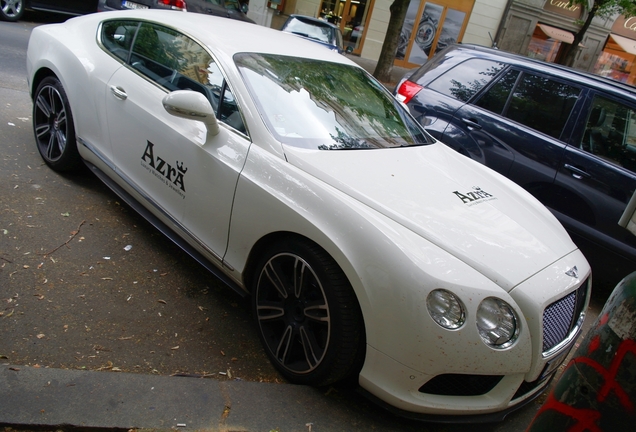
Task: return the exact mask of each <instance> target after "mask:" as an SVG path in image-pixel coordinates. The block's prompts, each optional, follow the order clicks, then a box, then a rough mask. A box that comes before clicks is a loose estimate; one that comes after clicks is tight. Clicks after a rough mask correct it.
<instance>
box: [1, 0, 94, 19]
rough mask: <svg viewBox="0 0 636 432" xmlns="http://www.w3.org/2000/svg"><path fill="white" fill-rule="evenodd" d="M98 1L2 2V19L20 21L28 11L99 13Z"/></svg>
mask: <svg viewBox="0 0 636 432" xmlns="http://www.w3.org/2000/svg"><path fill="white" fill-rule="evenodd" d="M97 1H98V0H0V19H3V20H5V21H18V20H19V19H21V18H22V15H24V11H25V10H26V9H32V10H38V11H45V12H55V13H63V14H68V15H83V14H87V13H91V12H96V11H97Z"/></svg>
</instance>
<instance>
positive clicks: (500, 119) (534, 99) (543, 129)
mask: <svg viewBox="0 0 636 432" xmlns="http://www.w3.org/2000/svg"><path fill="white" fill-rule="evenodd" d="M581 91H582V89H581V88H580V87H577V86H574V85H572V84H571V83H568V82H566V81H563V80H560V79H557V78H555V77H551V76H546V75H543V74H540V73H537V72H534V71H528V70H522V69H518V68H514V67H512V68H510V69H508V70H507V71H506V72H505V74H503V75H502V76H500V77H499V78H498V79H497V81H496V82H494V83H493V84H492V85H491V86H489V87H488V88H487V89H485V91H483V92H482V93H480V94H479V95H478V97H477V98H476V99H475V100H474V101H471V103H469V104H465V105H463V106H462V107H461V108H460V109H459V110H457V112H456V113H455V116H454V118H453V122H452V124H453V125H454V126H455V127H456V128H463V131H464V133H465V134H466V135H470V136H471V137H472V138H473V140H474V142H475V143H477V145H478V146H479V147H480V149H481V152H482V153H483V159H484V161H485V164H486V165H487V166H489V167H491V168H493V169H495V170H497V171H499V172H500V173H501V174H504V175H505V176H507V177H508V178H510V179H511V180H513V181H514V182H516V183H518V184H519V185H521V186H523V187H524V188H526V189H528V190H529V191H530V192H532V193H533V194H535V195H536V196H537V197H538V198H539V199H542V197H543V196H544V195H545V194H546V193H548V191H549V190H550V188H551V187H552V186H551V185H552V184H553V182H554V178H555V177H556V173H557V170H558V168H559V166H560V161H561V158H562V157H563V152H564V149H565V146H566V144H565V143H564V142H563V141H562V140H561V136H562V134H563V133H564V131H565V127H566V125H567V121H568V119H569V118H570V115H571V114H572V112H574V107H575V105H576V103H577V101H578V100H579V96H580V94H581ZM451 133H453V132H452V129H451V128H450V127H449V129H448V132H445V133H444V139H446V137H447V136H451Z"/></svg>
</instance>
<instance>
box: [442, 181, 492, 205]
mask: <svg viewBox="0 0 636 432" xmlns="http://www.w3.org/2000/svg"><path fill="white" fill-rule="evenodd" d="M453 193H454V194H455V196H457V198H459V199H460V200H462V202H463V203H464V204H469V205H475V204H479V203H482V202H485V201H490V200H494V199H497V197H496V196H494V195H491V194H489V193H488V192H486V191H485V190H482V188H480V187H478V186H474V187H473V190H472V191H471V192H465V193H461V192H458V191H454V192H453Z"/></svg>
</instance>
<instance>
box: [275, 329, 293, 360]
mask: <svg viewBox="0 0 636 432" xmlns="http://www.w3.org/2000/svg"><path fill="white" fill-rule="evenodd" d="M293 333H294V331H293V330H292V328H291V326H287V327H286V328H285V331H284V332H283V335H282V337H281V338H280V342H279V343H278V347H276V358H277V359H278V360H279V361H280V362H281V363H282V364H284V365H285V364H287V362H288V356H289V354H290V352H291V345H292V338H293Z"/></svg>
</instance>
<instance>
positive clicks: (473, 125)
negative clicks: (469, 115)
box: [462, 119, 481, 130]
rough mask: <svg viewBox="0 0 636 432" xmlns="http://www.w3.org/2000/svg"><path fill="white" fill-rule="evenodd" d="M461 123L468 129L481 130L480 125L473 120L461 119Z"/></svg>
mask: <svg viewBox="0 0 636 432" xmlns="http://www.w3.org/2000/svg"><path fill="white" fill-rule="evenodd" d="M462 121H463V122H464V124H465V125H466V126H467V127H469V128H473V129H478V130H479V129H481V125H480V124H479V123H477V122H476V121H475V120H472V119H462Z"/></svg>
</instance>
